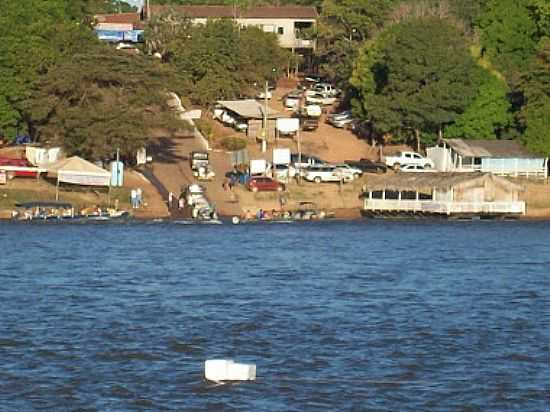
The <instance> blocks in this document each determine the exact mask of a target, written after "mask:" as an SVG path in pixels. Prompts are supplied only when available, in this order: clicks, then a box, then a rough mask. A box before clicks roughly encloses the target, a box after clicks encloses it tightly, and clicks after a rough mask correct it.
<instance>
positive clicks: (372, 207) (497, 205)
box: [364, 199, 525, 215]
mask: <svg viewBox="0 0 550 412" xmlns="http://www.w3.org/2000/svg"><path fill="white" fill-rule="evenodd" d="M364 209H365V210H368V211H392V212H418V213H433V214H445V215H451V214H455V213H479V214H506V213H513V214H525V202H522V201H516V202H436V201H432V200H387V199H365V204H364Z"/></svg>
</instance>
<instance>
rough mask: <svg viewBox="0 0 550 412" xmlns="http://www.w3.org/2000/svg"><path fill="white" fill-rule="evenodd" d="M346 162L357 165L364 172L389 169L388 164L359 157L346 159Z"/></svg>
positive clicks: (380, 171) (353, 165)
mask: <svg viewBox="0 0 550 412" xmlns="http://www.w3.org/2000/svg"><path fill="white" fill-rule="evenodd" d="M344 163H346V164H348V165H350V166H352V167H356V168H357V169H360V170H362V171H363V172H371V173H386V172H387V171H388V166H386V164H385V163H382V162H373V161H372V160H369V159H359V160H346V161H345V162H344Z"/></svg>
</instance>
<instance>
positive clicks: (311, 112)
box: [298, 104, 323, 117]
mask: <svg viewBox="0 0 550 412" xmlns="http://www.w3.org/2000/svg"><path fill="white" fill-rule="evenodd" d="M322 113H323V109H322V108H321V106H319V105H318V104H308V105H306V106H304V107H301V108H299V110H298V114H299V115H300V116H304V117H321V114H322Z"/></svg>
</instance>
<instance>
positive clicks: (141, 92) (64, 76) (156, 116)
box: [25, 45, 184, 159]
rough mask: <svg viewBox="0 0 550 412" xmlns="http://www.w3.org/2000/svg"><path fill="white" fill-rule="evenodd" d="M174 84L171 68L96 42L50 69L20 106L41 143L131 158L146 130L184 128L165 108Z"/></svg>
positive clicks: (93, 154) (95, 155) (142, 142)
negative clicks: (30, 95) (23, 104)
mask: <svg viewBox="0 0 550 412" xmlns="http://www.w3.org/2000/svg"><path fill="white" fill-rule="evenodd" d="M83 68H85V69H84V70H83ZM177 87H178V83H177V80H176V77H175V75H174V73H173V72H172V71H171V69H170V66H168V65H163V64H161V63H160V62H159V61H158V60H157V59H154V58H151V57H146V56H134V55H128V54H125V53H122V52H117V51H116V50H114V49H112V48H110V47H107V46H103V45H99V46H97V47H95V48H94V49H93V50H88V51H87V52H86V54H76V55H74V56H73V57H72V58H71V59H70V60H68V61H64V62H63V63H60V64H58V65H56V66H54V67H52V68H51V69H50V71H49V72H48V73H47V74H46V75H45V76H44V77H43V78H42V79H41V81H40V82H39V83H38V84H37V85H36V86H35V87H34V89H33V96H32V98H31V99H29V100H28V101H27V102H26V105H25V110H26V113H27V115H28V116H29V119H30V123H31V124H32V125H33V132H34V135H35V137H36V139H37V140H39V141H41V142H49V143H52V144H61V145H62V146H63V147H64V149H65V150H66V151H67V152H68V153H69V154H77V155H81V156H83V157H86V158H88V159H109V158H111V157H112V155H113V153H114V151H115V150H116V148H120V149H121V152H122V154H123V155H126V156H129V157H131V156H132V154H133V153H134V152H135V150H136V149H138V148H140V147H142V146H144V145H145V144H146V143H147V142H148V140H149V131H150V129H153V128H163V129H169V130H172V131H173V130H175V129H176V128H178V127H184V124H183V123H182V122H181V121H178V120H176V118H175V117H174V115H173V113H171V112H170V111H169V108H168V106H167V100H168V97H167V93H168V91H178V88H177Z"/></svg>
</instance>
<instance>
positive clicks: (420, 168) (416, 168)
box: [399, 165, 435, 173]
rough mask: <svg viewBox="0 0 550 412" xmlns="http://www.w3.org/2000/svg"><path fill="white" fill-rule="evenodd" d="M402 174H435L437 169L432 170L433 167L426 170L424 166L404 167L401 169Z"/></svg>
mask: <svg viewBox="0 0 550 412" xmlns="http://www.w3.org/2000/svg"><path fill="white" fill-rule="evenodd" d="M399 171H400V172H407V173H411V172H412V173H415V172H420V173H424V172H435V169H432V168H431V167H428V168H425V167H424V166H422V165H403V166H401V167H400V168H399Z"/></svg>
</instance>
